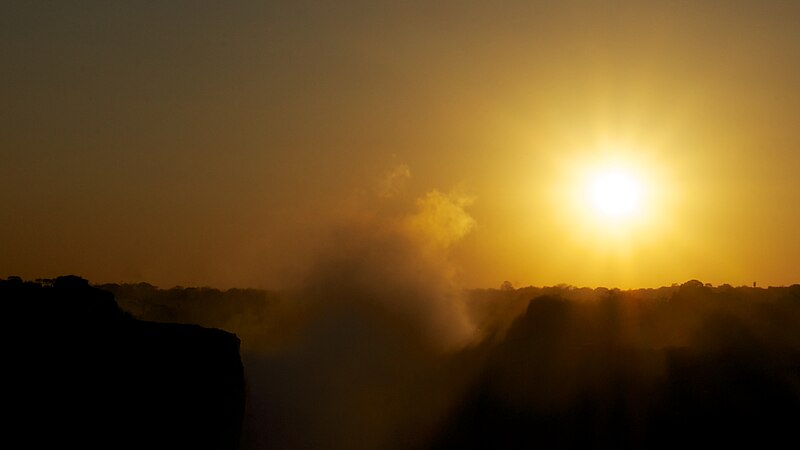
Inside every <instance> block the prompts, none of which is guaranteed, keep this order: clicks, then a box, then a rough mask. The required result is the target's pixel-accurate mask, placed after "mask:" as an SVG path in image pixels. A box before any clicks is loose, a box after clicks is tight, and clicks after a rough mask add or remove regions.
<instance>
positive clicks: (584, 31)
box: [0, 1, 800, 287]
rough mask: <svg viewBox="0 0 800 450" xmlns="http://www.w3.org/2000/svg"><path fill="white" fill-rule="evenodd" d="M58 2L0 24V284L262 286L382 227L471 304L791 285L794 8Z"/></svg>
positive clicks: (798, 69)
mask: <svg viewBox="0 0 800 450" xmlns="http://www.w3.org/2000/svg"><path fill="white" fill-rule="evenodd" d="M68 3H69V2H57V3H55V4H46V5H32V4H31V2H4V4H3V6H0V35H2V39H0V50H1V51H2V55H3V61H4V62H3V70H2V71H0V91H2V92H1V94H2V98H3V104H4V107H3V108H2V109H0V152H2V154H1V156H2V164H0V201H2V204H3V205H4V207H3V213H2V214H0V236H2V239H0V276H8V275H20V276H23V277H26V278H36V277H48V276H55V275H60V274H66V273H75V274H79V275H82V276H84V277H86V278H88V279H90V280H92V281H94V282H111V281H148V282H151V283H154V284H157V285H161V286H164V287H169V286H172V285H211V286H217V287H231V286H240V287H247V286H253V287H279V286H280V285H281V284H282V283H283V282H285V280H287V279H290V278H291V277H292V276H293V274H294V273H296V272H297V270H298V268H300V267H302V266H303V265H304V264H306V262H307V260H308V259H309V258H313V255H314V254H315V252H317V251H318V249H319V248H320V247H324V246H325V245H329V244H330V240H331V237H330V236H331V230H332V229H337V227H340V226H341V224H342V223H346V222H352V221H357V222H359V223H360V224H361V225H360V226H363V223H374V222H373V220H374V219H375V218H379V219H380V221H382V222H380V223H383V222H385V221H390V222H392V221H396V222H398V223H414V224H417V225H415V226H416V227H417V228H419V224H420V223H423V224H428V225H424V226H427V227H428V229H427V231H426V233H427V234H426V235H428V234H429V235H430V236H435V239H436V240H437V242H438V241H442V242H447V245H446V246H445V247H446V252H447V258H448V261H449V263H450V264H452V266H453V273H454V277H456V278H457V279H458V280H459V282H460V283H461V284H463V285H464V286H468V287H495V286H498V285H499V284H500V283H501V282H502V281H503V280H510V281H512V282H513V283H514V284H515V285H528V284H534V285H551V284H558V283H568V284H573V285H579V286H598V285H603V286H621V287H638V286H659V285H664V284H671V283H673V282H682V281H686V280H688V279H691V278H697V279H700V280H702V281H705V282H711V283H714V284H721V283H731V284H734V285H739V284H750V283H752V282H753V281H757V282H758V283H759V284H760V285H783V284H792V283H796V282H798V281H799V280H798V275H797V273H798V270H797V269H798V263H797V260H798V259H797V258H798V255H800V235H799V234H798V233H797V232H796V230H798V229H800V208H798V206H799V205H800V182H798V179H797V174H798V173H800V132H798V128H797V123H798V111H800V31H798V30H799V29H798V27H797V24H798V23H800V3H797V2H744V1H730V2H700V1H697V2H637V1H631V2H625V1H620V2H613V4H612V3H610V2H568V1H554V2H523V1H519V2H471V1H466V2H403V3H402V4H392V5H388V4H383V2H356V3H348V4H347V5H346V6H345V5H343V4H342V3H340V2H331V3H325V2H305V1H291V2H288V1H287V2H270V3H268V4H266V5H263V4H262V3H263V2H238V3H237V5H236V6H231V5H228V4H220V3H216V2H204V1H201V2H168V3H169V4H168V5H158V4H135V3H136V2H117V1H104V2H83V3H82V4H81V5H80V7H78V6H77V5H70V4H68ZM320 3H321V4H320ZM334 3H335V4H334ZM430 3H435V4H434V5H431V4H430ZM531 3H534V4H531ZM644 3H647V4H646V5H645V4H644ZM607 161H616V162H617V163H620V164H623V165H627V166H630V167H631V168H632V169H631V170H633V171H634V172H635V173H636V176H637V177H640V178H642V179H643V180H646V183H647V184H648V186H650V187H651V191H650V193H651V194H652V195H650V196H648V197H647V198H646V199H644V204H643V206H644V207H645V209H646V214H645V215H642V216H640V217H638V218H636V219H632V220H634V221H638V222H637V223H636V225H635V226H633V225H630V224H628V225H626V226H625V227H622V229H616V230H609V229H608V228H609V226H608V224H603V223H602V218H600V217H599V216H598V215H597V214H596V212H593V211H591V210H585V208H584V209H581V206H579V205H578V203H576V201H575V198H573V197H574V196H573V195H572V194H573V193H574V192H577V191H579V190H580V189H579V188H578V187H579V186H582V183H584V178H585V177H586V176H587V174H588V173H590V172H591V171H592V170H593V169H592V168H593V167H596V166H598V165H602V164H604V163H605V162H607ZM431 199H445V200H446V201H444V200H443V201H442V202H440V203H436V202H434V201H432V200H431ZM432 205H433V206H432ZM643 214H644V213H643ZM368 217H372V218H373V219H366V218H368ZM420 218H422V219H420ZM437 221H438V222H437ZM442 223H444V224H445V225H447V226H446V227H444V228H440V225H441V224H442ZM452 227H455V228H452ZM611 228H613V227H611ZM440 229H444V230H456V231H454V232H453V233H454V234H452V235H450V234H441V233H439V231H440ZM451 241H452V242H451Z"/></svg>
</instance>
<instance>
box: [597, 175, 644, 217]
mask: <svg viewBox="0 0 800 450" xmlns="http://www.w3.org/2000/svg"><path fill="white" fill-rule="evenodd" d="M641 197H642V188H641V185H640V183H639V182H638V181H637V180H636V178H634V177H633V176H632V175H630V174H629V173H626V172H624V171H621V170H605V171H602V172H600V173H598V174H596V175H595V176H594V178H593V179H592V180H591V182H590V183H589V199H590V201H591V203H592V205H593V206H594V207H595V208H596V209H597V210H598V211H599V212H600V213H602V214H603V215H605V216H608V217H628V216H630V215H632V214H634V213H636V212H637V211H638V209H639V205H640V202H641Z"/></svg>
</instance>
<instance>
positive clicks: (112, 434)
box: [0, 276, 244, 450]
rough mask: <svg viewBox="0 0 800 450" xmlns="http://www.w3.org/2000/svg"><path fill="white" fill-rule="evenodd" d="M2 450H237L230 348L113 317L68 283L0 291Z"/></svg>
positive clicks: (232, 343)
mask: <svg viewBox="0 0 800 450" xmlns="http://www.w3.org/2000/svg"><path fill="white" fill-rule="evenodd" d="M0 299H2V301H1V302H0V303H1V304H2V308H3V314H2V320H3V325H2V329H3V334H4V336H3V348H4V352H3V367H4V369H3V372H4V379H5V380H6V381H5V382H4V389H5V391H6V395H4V400H3V409H4V412H5V414H4V416H5V417H6V418H5V419H4V421H5V422H6V423H5V424H4V426H5V427H4V428H6V429H8V430H9V432H10V433H6V434H4V436H3V438H2V439H3V441H4V443H5V445H7V446H8V445H11V444H12V443H13V444H14V446H19V447H22V448H104V449H109V448H149V449H152V448H163V449H181V448H192V449H231V450H233V449H236V448H238V447H239V441H240V435H241V426H242V417H243V413H244V378H243V367H242V363H241V358H240V355H239V340H238V338H237V337H236V336H235V335H232V334H230V333H227V332H224V331H221V330H216V329H209V328H202V327H200V326H197V325H178V324H166V323H153V322H146V321H142V320H138V319H134V318H133V317H131V316H130V315H129V314H127V313H125V312H123V311H122V310H121V309H120V308H119V307H118V306H117V304H116V302H115V301H114V297H113V295H112V294H111V293H110V292H107V291H104V290H101V289H97V288H94V287H91V286H90V285H89V284H88V282H87V281H86V280H83V279H82V278H79V277H76V276H66V277H59V278H57V279H54V280H39V282H25V281H22V280H21V279H19V278H16V277H11V278H9V279H7V280H0Z"/></svg>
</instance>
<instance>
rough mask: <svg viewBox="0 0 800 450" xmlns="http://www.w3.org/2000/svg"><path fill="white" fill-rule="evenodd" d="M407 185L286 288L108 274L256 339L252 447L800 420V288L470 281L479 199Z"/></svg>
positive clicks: (600, 435) (363, 212) (538, 441)
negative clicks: (159, 281) (188, 284)
mask: <svg viewBox="0 0 800 450" xmlns="http://www.w3.org/2000/svg"><path fill="white" fill-rule="evenodd" d="M398 173H399V175H398ZM404 173H405V172H404V171H402V170H401V171H400V172H393V175H392V176H393V177H394V178H393V179H394V181H398V180H401V179H403V178H405V177H406V176H405V175H404ZM397 192H398V191H397V190H395V189H394V188H392V187H391V186H388V185H386V184H384V185H382V187H381V190H380V191H378V194H377V195H376V196H375V198H379V199H380V200H379V201H378V202H377V203H374V204H373V205H372V206H371V207H370V208H357V209H355V211H357V213H356V214H350V215H348V216H347V217H346V218H344V219H343V220H341V221H340V222H339V223H338V224H337V225H336V226H334V227H332V228H331V229H330V230H329V231H328V234H327V235H326V238H325V239H323V240H322V242H323V244H322V245H320V246H319V248H318V249H317V250H316V251H315V252H312V253H311V254H309V255H306V256H307V261H306V264H305V268H304V269H303V271H302V272H300V273H297V274H296V275H295V276H294V277H292V279H291V283H290V285H289V286H287V287H285V288H283V289H281V290H278V291H262V290H237V289H232V290H228V291H219V290H216V289H212V288H173V289H168V290H162V289H158V288H155V287H153V286H150V285H146V284H140V285H105V286H103V288H105V289H108V290H111V291H112V292H114V294H115V296H116V298H117V301H118V302H119V303H120V305H121V306H122V307H123V309H126V310H128V311H131V312H132V313H133V314H134V315H136V316H137V317H140V318H143V319H148V320H155V321H170V322H188V323H199V324H201V325H205V326H212V327H219V328H222V329H225V330H227V331H231V332H234V333H236V334H237V335H238V336H239V337H240V339H241V341H242V352H243V361H244V367H245V373H246V383H247V409H246V417H245V424H244V430H243V448H246V449H290V448H291V449H314V448H330V449H346V448H347V449H359V448H361V449H393V448H398V449H399V448H403V449H407V448H491V447H495V448H529V447H531V446H535V445H546V446H549V447H558V448H574V447H582V446H613V447H654V446H655V447H658V446H662V445H666V444H667V443H673V444H677V443H679V442H683V441H685V440H686V439H690V438H691V439H695V440H697V442H702V443H706V444H709V445H711V444H719V443H734V442H750V443H753V444H754V445H755V444H757V443H761V444H763V443H765V442H766V443H769V442H778V441H779V440H780V439H784V438H788V437H789V436H790V434H791V432H792V431H791V430H792V426H791V424H793V423H797V420H800V375H798V373H797V370H796V368H797V367H798V364H800V331H798V330H800V286H798V285H793V286H790V287H777V288H768V289H763V288H755V287H732V286H729V285H722V286H712V285H710V284H704V283H702V282H700V281H697V280H691V281H688V282H685V283H682V284H680V285H678V284H675V285H672V286H668V287H662V288H658V289H638V290H626V291H622V290H619V289H609V288H579V287H573V286H568V285H560V286H553V287H533V286H529V287H522V288H514V287H513V286H512V285H511V283H508V282H506V283H503V285H502V286H500V287H499V288H498V289H471V290H470V289H465V288H464V287H463V284H462V279H461V274H460V273H459V268H458V266H457V264H455V263H454V261H453V258H452V252H453V250H454V248H455V247H456V246H457V245H458V243H459V242H460V241H461V240H462V239H464V238H465V237H466V236H468V234H469V232H470V231H471V230H472V229H473V228H474V227H476V226H477V224H476V223H475V221H474V219H473V218H472V217H471V216H470V215H469V214H468V208H469V205H470V204H471V202H472V201H474V199H473V198H471V197H470V196H468V195H465V194H463V193H462V192H460V191H458V190H454V191H451V192H449V193H443V192H441V191H438V190H431V191H429V192H428V193H426V194H424V195H422V196H421V197H420V198H418V199H417V200H416V201H414V202H411V205H412V206H411V207H409V208H406V209H403V208H402V207H397V206H396V205H395V206H393V207H391V208H389V207H387V206H386V205H385V203H383V202H386V201H387V199H389V200H390V201H391V199H395V200H396V195H397ZM389 210H391V211H392V213H387V211H389ZM732 425H734V427H731V426H732Z"/></svg>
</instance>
